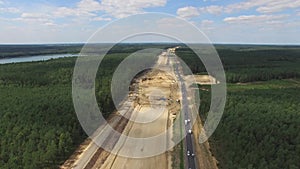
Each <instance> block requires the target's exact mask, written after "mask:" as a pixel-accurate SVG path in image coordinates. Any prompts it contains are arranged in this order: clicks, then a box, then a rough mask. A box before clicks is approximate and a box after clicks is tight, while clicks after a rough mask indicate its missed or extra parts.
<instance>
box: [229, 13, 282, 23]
mask: <svg viewBox="0 0 300 169" xmlns="http://www.w3.org/2000/svg"><path fill="white" fill-rule="evenodd" d="M286 17H288V15H241V16H238V17H227V18H225V19H224V20H223V21H224V22H226V23H235V24H246V23H248V24H251V23H269V24H271V23H278V22H280V21H281V19H284V18H286Z"/></svg>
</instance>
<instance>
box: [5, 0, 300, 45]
mask: <svg viewBox="0 0 300 169" xmlns="http://www.w3.org/2000/svg"><path fill="white" fill-rule="evenodd" d="M143 12H163V13H168V14H172V15H175V16H177V17H180V18H184V19H186V20H188V21H189V22H191V23H193V24H194V25H196V26H197V27H198V28H200V29H201V30H202V31H203V32H204V33H205V34H206V35H207V36H208V37H209V39H210V40H211V41H212V42H214V43H259V44H265V43H268V44H300V0H31V1H24V0H0V43H63V42H86V41H87V39H88V38H89V37H90V36H91V35H92V34H93V33H94V32H95V31H96V30H98V29H99V28H101V27H102V26H104V25H106V24H108V23H109V22H112V21H114V20H117V19H120V18H124V17H127V16H129V15H132V14H138V13H143ZM172 26H174V25H172ZM175 26H176V25H175Z"/></svg>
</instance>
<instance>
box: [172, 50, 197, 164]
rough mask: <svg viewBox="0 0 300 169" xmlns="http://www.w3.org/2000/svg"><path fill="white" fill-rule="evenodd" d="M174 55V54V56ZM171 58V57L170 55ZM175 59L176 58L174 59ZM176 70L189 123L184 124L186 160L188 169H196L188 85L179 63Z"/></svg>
mask: <svg viewBox="0 0 300 169" xmlns="http://www.w3.org/2000/svg"><path fill="white" fill-rule="evenodd" d="M173 55H174V54H173ZM169 56H170V55H169ZM174 58H175V57H174ZM174 68H175V74H176V75H177V78H178V80H179V81H180V85H181V92H182V100H181V105H182V112H183V117H184V121H187V123H185V124H184V126H185V132H186V137H185V142H186V153H185V156H186V159H187V166H188V169H196V160H195V152H194V148H193V138H192V137H193V135H192V133H190V132H189V131H192V124H191V121H192V120H190V119H191V117H190V113H189V111H190V110H189V107H188V105H189V103H188V99H187V90H186V85H185V83H184V79H183V77H182V75H181V72H180V70H179V65H178V62H176V63H175V64H174Z"/></svg>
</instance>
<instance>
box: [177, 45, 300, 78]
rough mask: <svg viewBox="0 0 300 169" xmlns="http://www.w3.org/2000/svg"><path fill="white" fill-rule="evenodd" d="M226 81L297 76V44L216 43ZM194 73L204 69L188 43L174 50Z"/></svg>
mask: <svg viewBox="0 0 300 169" xmlns="http://www.w3.org/2000/svg"><path fill="white" fill-rule="evenodd" d="M216 50H217V52H218V54H219V56H220V59H221V61H222V63H223V66H224V69H225V71H226V79H227V82H230V83H236V82H252V81H266V80H271V79H286V78H300V66H299V65H300V57H299V56H300V47H299V46H241V45H225V46H224V45H216ZM176 53H177V55H178V56H180V57H181V59H182V60H183V61H185V62H186V63H187V65H189V67H190V69H191V70H192V72H193V73H196V74H197V73H199V74H201V73H203V72H206V69H205V67H204V66H203V64H202V62H201V60H200V59H199V58H198V57H197V56H196V55H195V53H194V52H192V51H191V50H190V49H189V48H187V47H182V48H179V49H177V50H176Z"/></svg>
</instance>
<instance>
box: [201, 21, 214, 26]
mask: <svg viewBox="0 0 300 169" xmlns="http://www.w3.org/2000/svg"><path fill="white" fill-rule="evenodd" d="M212 24H214V21H212V20H203V21H201V25H212Z"/></svg>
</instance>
